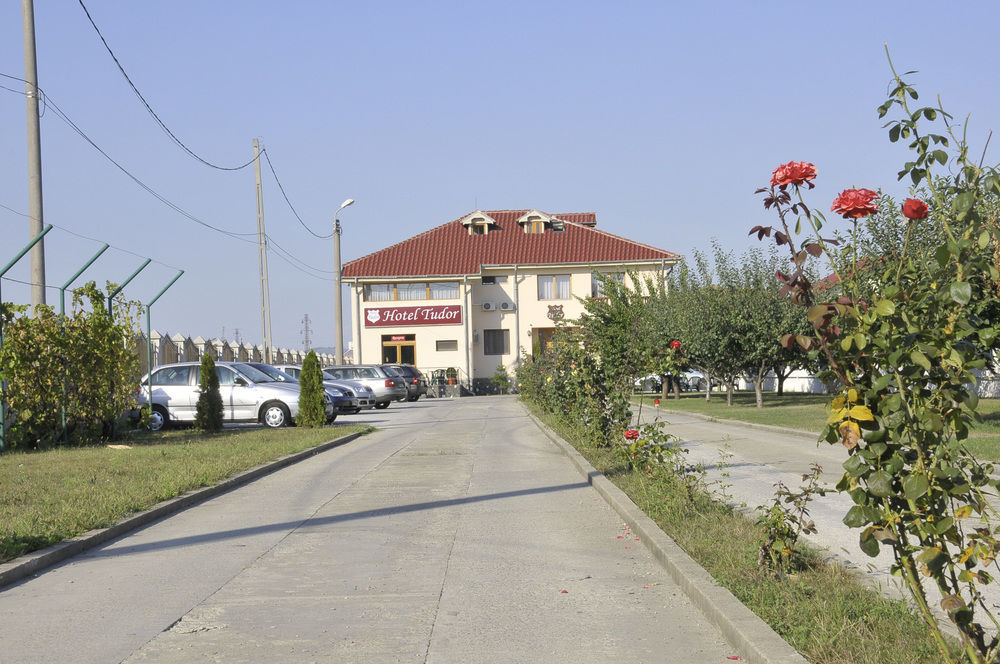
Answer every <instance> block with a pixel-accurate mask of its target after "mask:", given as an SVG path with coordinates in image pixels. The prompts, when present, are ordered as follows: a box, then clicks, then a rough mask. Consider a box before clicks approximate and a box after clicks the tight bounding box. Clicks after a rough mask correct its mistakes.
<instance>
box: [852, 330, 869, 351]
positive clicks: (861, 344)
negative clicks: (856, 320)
mask: <svg viewBox="0 0 1000 664" xmlns="http://www.w3.org/2000/svg"><path fill="white" fill-rule="evenodd" d="M854 345H855V346H857V347H858V350H864V349H865V346H867V345H868V337H867V336H865V335H864V333H862V332H858V333H857V334H855V335H854Z"/></svg>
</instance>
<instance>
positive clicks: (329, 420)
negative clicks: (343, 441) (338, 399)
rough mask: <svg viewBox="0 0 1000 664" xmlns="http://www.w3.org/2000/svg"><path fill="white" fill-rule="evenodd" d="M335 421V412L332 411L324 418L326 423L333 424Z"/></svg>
mask: <svg viewBox="0 0 1000 664" xmlns="http://www.w3.org/2000/svg"><path fill="white" fill-rule="evenodd" d="M336 421H337V414H336V413H334V414H333V415H331V416H330V417H328V418H326V423H327V424H333V423H334V422H336Z"/></svg>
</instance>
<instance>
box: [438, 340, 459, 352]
mask: <svg viewBox="0 0 1000 664" xmlns="http://www.w3.org/2000/svg"><path fill="white" fill-rule="evenodd" d="M434 349H435V350H436V351H438V352H443V351H448V350H458V340H457V339H438V340H437V341H435V342H434Z"/></svg>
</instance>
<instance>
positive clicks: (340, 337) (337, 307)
mask: <svg viewBox="0 0 1000 664" xmlns="http://www.w3.org/2000/svg"><path fill="white" fill-rule="evenodd" d="M348 205H354V199H353V198H348V199H347V200H346V201H344V202H343V203H341V204H340V207H339V208H337V213H336V214H334V215H333V254H334V256H333V261H334V262H333V315H334V318H335V319H336V320H334V321H333V324H334V326H335V327H336V329H337V354H336V355H335V358H334V362H335V363H336V364H337V365H341V364H343V363H344V301H343V293H342V292H341V286H340V277H341V274H340V219H339V218H338V215H339V214H340V211H341V210H343V209H344V208H345V207H347V206H348Z"/></svg>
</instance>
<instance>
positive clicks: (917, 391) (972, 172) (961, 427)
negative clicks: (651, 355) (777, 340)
mask: <svg viewBox="0 0 1000 664" xmlns="http://www.w3.org/2000/svg"><path fill="white" fill-rule="evenodd" d="M893 74H894V86H893V89H892V91H891V93H890V97H889V99H888V100H887V101H886V102H885V103H883V104H882V105H881V106H880V107H879V109H878V110H879V115H880V117H884V116H885V115H887V114H888V113H889V111H890V110H892V109H893V108H897V109H898V111H899V113H900V118H899V119H898V120H893V121H891V122H889V123H888V124H887V125H886V126H887V127H888V128H889V139H890V141H892V142H896V141H899V140H901V139H905V140H909V141H910V144H909V147H910V149H911V150H913V151H914V152H915V153H916V156H915V157H914V159H913V160H912V161H909V162H907V163H906V165H905V166H904V168H903V170H902V171H900V173H899V178H903V177H906V176H907V175H908V176H909V177H910V179H911V181H912V182H913V184H914V185H915V186H919V185H922V186H924V187H925V188H926V190H927V191H928V192H930V195H931V199H930V203H929V204H925V203H923V202H922V201H918V200H916V199H910V200H909V201H907V202H906V203H904V204H903V212H904V215H905V217H906V218H908V219H911V220H917V219H923V218H924V217H926V216H929V217H930V218H931V219H933V221H934V222H935V224H934V228H933V235H932V237H933V238H934V240H935V243H936V246H935V247H934V248H933V250H932V251H927V252H924V251H920V252H908V251H907V250H906V245H907V244H908V243H909V242H910V239H911V234H912V231H913V228H914V226H915V224H912V223H911V224H907V228H906V231H905V233H906V234H905V236H904V241H903V242H904V248H903V251H901V252H900V253H898V254H894V255H891V256H883V257H880V259H879V260H874V261H872V260H862V259H859V251H858V246H857V238H858V232H857V226H858V223H859V221H860V220H863V219H864V218H865V217H867V216H868V215H871V214H873V213H875V212H876V211H877V209H878V206H877V202H876V199H877V198H878V194H876V192H874V191H872V190H869V189H848V190H845V191H844V192H842V193H841V194H840V195H839V196H838V197H837V198H836V200H835V201H834V203H833V205H832V206H831V210H833V211H834V212H837V213H839V214H841V215H843V216H844V217H845V218H846V219H849V220H850V221H851V222H852V224H853V228H852V229H849V231H848V233H847V234H846V236H843V238H842V239H844V243H843V244H842V245H841V244H840V243H839V242H838V240H836V239H830V238H827V237H824V235H825V234H824V233H823V232H822V230H821V229H822V228H823V225H824V222H825V220H824V219H823V217H822V215H821V214H818V213H816V212H815V211H813V210H811V209H810V208H809V207H807V206H806V205H805V204H804V202H802V199H801V192H799V189H798V186H797V185H792V191H794V193H796V194H798V195H799V198H798V201H795V202H793V200H792V197H791V195H790V192H789V191H785V190H784V189H781V188H777V189H776V188H775V186H774V185H772V186H771V188H770V189H761V190H758V191H759V192H763V193H764V194H765V199H764V205H765V207H766V208H767V209H773V210H774V211H776V212H777V214H778V217H779V220H780V226H779V227H778V228H775V227H763V226H757V227H755V228H754V229H753V230H751V234H756V235H757V236H758V238H760V239H763V238H764V237H770V238H773V239H774V240H775V241H776V243H777V244H778V245H779V246H786V245H787V247H788V249H789V250H790V254H791V264H792V269H791V273H790V274H783V273H779V274H778V275H777V276H778V277H779V280H780V281H781V283H782V290H783V292H785V293H786V294H787V295H788V296H789V297H790V298H791V299H792V300H793V301H795V302H797V303H798V304H801V305H804V307H805V309H804V311H805V314H806V317H807V319H808V320H809V322H810V323H811V325H812V333H811V334H798V335H786V336H785V337H784V338H783V339H782V344H783V345H784V346H786V347H787V348H799V349H802V350H803V351H806V352H809V353H810V354H812V355H813V356H815V357H819V358H821V359H822V360H823V361H824V362H825V364H826V366H827V367H828V369H829V371H830V373H831V374H832V375H833V376H835V377H836V380H837V381H838V383H839V385H840V390H839V394H837V396H836V397H835V398H834V399H833V400H832V402H831V404H830V417H829V419H828V421H827V426H826V429H825V430H824V432H823V439H825V440H827V441H828V442H830V443H839V444H841V445H843V447H844V448H845V450H846V451H847V455H848V458H847V460H846V461H845V462H844V464H843V465H844V471H845V472H844V474H843V476H842V477H841V479H840V481H839V482H838V484H837V489H838V490H840V491H844V492H847V493H849V495H850V497H851V499H852V501H853V502H854V506H853V507H852V508H851V509H850V510H849V511H848V512H847V514H846V515H845V517H844V523H845V524H847V525H848V526H850V527H853V528H858V529H860V530H861V532H860V535H859V545H860V548H861V550H862V551H864V552H865V553H866V554H868V555H872V556H874V555H877V554H878V552H879V550H880V549H881V548H882V547H886V548H888V549H889V551H890V552H891V554H892V556H893V559H894V564H893V566H892V572H893V574H895V575H896V576H898V577H900V578H901V579H902V581H903V583H904V584H905V586H906V588H907V589H908V590H909V592H910V594H911V596H912V598H913V600H914V603H915V605H916V607H917V609H918V610H919V612H920V615H921V616H922V618H923V619H924V621H925V622H926V623H927V625H928V627H929V629H930V630H931V633H932V635H933V636H934V638H935V641H936V642H937V644H938V647H939V650H940V653H941V657H942V660H943V661H948V662H955V661H958V660H956V659H955V656H954V654H953V653H952V652H951V650H950V648H949V646H948V643H947V641H946V639H945V637H944V635H943V633H942V630H941V627H940V625H939V624H938V620H939V618H938V615H939V614H938V612H937V611H936V610H935V609H932V605H931V602H930V600H929V598H928V595H927V589H926V588H933V589H936V592H937V593H938V594H939V595H940V600H939V603H938V606H939V607H940V610H941V611H942V612H944V614H945V615H946V616H947V618H948V619H949V620H950V621H951V622H952V624H953V625H954V627H955V628H956V629H957V631H958V633H959V635H960V637H961V645H962V648H963V651H964V656H965V658H966V659H967V661H970V662H976V663H985V662H992V661H995V659H996V657H997V655H998V650H1000V647H998V641H997V639H996V637H995V633H996V630H997V628H998V627H1000V620H998V619H997V618H996V616H994V615H993V613H992V612H991V609H990V603H989V602H987V601H986V599H985V598H984V596H983V588H984V587H985V586H987V585H989V584H991V583H992V582H993V576H992V569H993V568H994V565H995V561H996V559H997V556H998V555H1000V539H998V538H997V534H996V531H995V529H994V527H993V525H992V519H995V517H996V513H995V510H994V509H993V507H992V506H991V503H990V497H991V495H992V496H995V493H996V490H997V489H998V488H1000V487H998V482H997V481H996V480H994V479H993V478H992V476H991V475H992V472H993V468H992V466H990V465H987V464H982V463H980V462H979V461H978V460H976V459H975V458H973V457H972V456H971V455H970V454H969V453H968V451H967V450H966V448H965V446H964V440H965V439H966V438H967V437H968V435H969V429H970V427H971V426H973V425H974V423H975V422H977V421H979V419H980V416H979V414H978V412H977V405H978V396H977V392H976V387H975V384H976V380H977V378H976V375H975V373H974V372H975V371H976V370H978V369H982V368H983V367H985V366H986V365H987V364H988V363H990V362H991V361H992V358H993V354H994V352H995V351H996V350H997V348H998V347H1000V326H998V319H997V317H996V316H994V315H992V314H990V309H989V308H988V307H987V306H984V304H983V303H984V302H990V301H992V300H993V293H995V292H996V289H997V287H998V285H1000V270H998V269H997V265H996V261H995V258H994V256H995V255H996V254H995V252H996V251H997V248H998V247H1000V241H998V238H997V232H996V226H995V225H994V224H991V223H987V220H986V219H984V216H983V215H982V213H981V210H983V209H986V208H988V207H989V206H990V204H992V203H995V202H996V199H997V197H998V196H1000V172H998V170H997V169H996V168H995V167H992V168H984V167H982V166H981V165H978V164H976V163H974V162H972V161H971V160H969V158H968V154H969V148H968V146H967V144H966V143H965V141H964V138H963V137H961V136H956V135H955V134H954V132H953V131H952V126H951V125H950V124H948V123H947V120H948V119H949V118H950V116H949V115H948V114H947V113H945V112H944V110H943V109H941V108H940V107H938V108H932V107H922V108H916V109H914V108H911V106H910V104H911V101H913V100H916V99H918V94H917V92H916V90H915V89H914V88H913V87H911V86H910V85H909V84H907V83H906V82H905V81H903V80H902V78H901V77H900V76H898V75H896V74H895V71H893ZM924 120H926V121H929V122H935V121H938V120H942V121H944V123H945V133H944V134H934V133H925V132H924V131H923V128H922V125H921V123H922V122H923V121H924ZM952 143H954V147H955V153H954V155H952V156H950V155H949V154H948V153H947V152H946V151H945V149H944V148H948V147H951V145H952ZM935 165H940V166H945V167H949V166H950V170H949V172H950V173H951V174H952V175H945V176H940V177H932V175H931V173H932V170H933V168H934V167H935ZM911 201H912V202H911ZM793 218H794V222H792V219H793ZM803 222H804V224H805V226H806V227H807V228H809V229H811V231H812V232H811V237H805V238H800V237H799V236H798V235H797V234H796V233H793V232H792V230H791V228H792V226H793V225H794V226H799V225H801V224H803ZM820 257H826V258H827V259H828V266H829V268H828V270H830V269H832V270H833V274H832V275H831V277H830V278H828V279H825V280H824V282H823V287H822V288H814V285H813V283H812V281H811V280H810V279H809V278H808V276H807V273H806V271H805V265H806V263H807V262H808V261H809V260H812V259H815V258H820ZM925 579H926V582H927V584H928V585H927V587H926V588H925V583H924V580H925ZM984 624H985V625H988V626H989V629H987V627H986V626H984Z"/></svg>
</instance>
